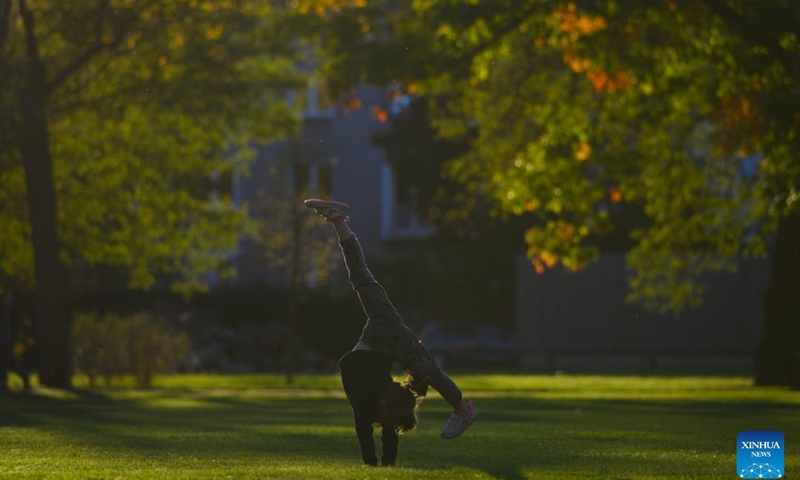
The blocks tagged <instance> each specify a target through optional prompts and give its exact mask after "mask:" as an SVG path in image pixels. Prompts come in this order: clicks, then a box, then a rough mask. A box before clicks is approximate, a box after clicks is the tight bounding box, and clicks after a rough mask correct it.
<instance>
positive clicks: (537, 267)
mask: <svg viewBox="0 0 800 480" xmlns="http://www.w3.org/2000/svg"><path fill="white" fill-rule="evenodd" d="M531 263H533V268H534V269H535V270H536V273H538V274H539V275H541V274H543V273H544V270H545V268H544V264H543V263H542V261H541V260H539V258H538V257H534V259H533V260H531Z"/></svg>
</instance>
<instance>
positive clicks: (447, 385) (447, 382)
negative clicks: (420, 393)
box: [430, 367, 464, 410]
mask: <svg viewBox="0 0 800 480" xmlns="http://www.w3.org/2000/svg"><path fill="white" fill-rule="evenodd" d="M430 382H431V387H433V388H434V389H435V390H436V391H437V392H439V395H441V396H442V398H444V399H445V400H446V401H447V403H449V404H450V405H452V406H453V408H454V409H456V410H463V408H464V400H463V395H462V393H461V389H460V388H458V385H456V382H454V381H453V379H452V378H450V376H449V375H447V374H446V373H445V372H444V370H442V369H441V368H438V367H437V369H436V371H435V372H434V373H433V374H432V375H431V377H430Z"/></svg>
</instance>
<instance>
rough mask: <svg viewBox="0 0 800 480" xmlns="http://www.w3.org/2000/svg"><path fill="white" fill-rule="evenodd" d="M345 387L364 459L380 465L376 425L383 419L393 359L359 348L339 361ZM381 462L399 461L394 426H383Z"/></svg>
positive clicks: (368, 462) (390, 381) (374, 464)
mask: <svg viewBox="0 0 800 480" xmlns="http://www.w3.org/2000/svg"><path fill="white" fill-rule="evenodd" d="M339 370H341V372H342V386H344V391H345V393H346V394H347V399H348V400H349V401H350V405H351V406H352V407H353V420H354V421H355V427H356V435H357V436H358V443H359V445H360V446H361V458H362V459H364V463H366V464H367V465H373V466H376V465H378V458H377V457H376V456H375V441H374V440H373V439H372V424H373V423H376V422H379V421H380V420H379V409H380V402H381V400H382V399H383V397H384V395H385V394H386V388H387V387H388V386H389V385H390V384H391V383H392V375H391V371H392V360H391V359H390V358H389V357H387V356H386V355H383V354H382V353H378V352H376V351H373V350H355V351H352V352H348V353H346V354H345V355H344V356H343V357H342V358H341V360H339ZM381 429H382V433H381V445H382V452H383V454H382V456H381V464H382V465H384V466H386V465H394V463H395V460H397V443H398V438H397V432H395V430H394V426H393V425H390V426H381Z"/></svg>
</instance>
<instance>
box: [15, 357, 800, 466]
mask: <svg viewBox="0 0 800 480" xmlns="http://www.w3.org/2000/svg"><path fill="white" fill-rule="evenodd" d="M454 378H455V379H456V380H457V381H458V382H459V383H460V385H461V386H462V387H463V389H464V390H465V392H467V395H468V397H470V398H474V399H475V400H476V403H477V406H478V408H479V410H480V418H479V419H478V421H477V422H476V423H475V424H474V425H473V427H472V428H471V429H470V430H469V431H468V432H467V433H466V434H465V435H464V436H462V437H460V438H458V439H455V440H451V441H444V440H441V439H440V438H439V432H440V430H441V427H442V426H443V425H444V423H445V421H446V419H447V417H448V414H449V408H448V407H447V405H446V404H445V402H444V401H443V400H442V399H441V398H440V397H439V396H438V395H437V394H436V393H435V392H432V393H431V394H430V395H429V398H428V399H426V400H425V401H424V402H423V404H422V416H421V421H420V425H419V428H418V429H417V430H416V431H414V432H412V433H410V434H407V435H404V436H403V437H401V440H400V451H399V458H398V463H397V467H396V468H391V469H386V468H377V469H376V468H370V467H364V466H362V465H361V460H360V457H359V453H358V443H357V441H356V438H355V434H354V432H353V430H352V417H351V412H350V409H349V405H348V403H347V400H346V399H345V397H344V395H343V394H342V392H341V385H340V383H339V378H338V376H336V375H334V374H329V375H300V376H297V377H296V379H295V382H294V384H293V385H292V386H291V387H286V386H285V382H284V379H283V378H282V377H281V376H280V375H174V376H173V375H169V376H162V377H158V378H157V379H156V382H155V388H151V389H147V390H137V389H133V388H129V387H127V386H126V385H125V384H124V383H120V384H117V385H115V386H113V387H112V388H99V389H86V388H81V387H82V386H83V385H84V382H83V381H82V379H78V380H77V381H76V384H77V385H78V388H77V389H76V390H75V391H73V392H63V391H53V390H47V389H34V390H33V392H32V393H29V394H22V393H13V394H11V395H7V396H0V478H13V479H42V478H44V479H50V478H64V479H173V478H174V479H193V480H194V479H226V480H227V479H267V478H274V479H317V478H331V479H338V478H343V479H379V478H390V479H408V478H416V479H455V478H471V479H472V478H474V479H490V478H503V479H543V480H547V479H613V480H627V479H631V480H632V479H689V478H692V479H730V478H735V477H736V472H735V470H736V436H737V435H738V433H739V432H741V431H743V430H780V431H781V432H783V433H784V436H785V441H786V446H785V457H786V471H787V472H788V474H787V477H786V478H795V475H796V473H794V472H800V392H792V391H789V390H787V389H784V388H753V387H752V386H751V381H750V379H748V378H746V377H723V376H715V377H666V376H657V377H641V376H578V375H558V376H546V375H501V374H459V373H458V372H456V374H455V375H454ZM376 443H378V444H379V443H380V442H379V441H377V439H376Z"/></svg>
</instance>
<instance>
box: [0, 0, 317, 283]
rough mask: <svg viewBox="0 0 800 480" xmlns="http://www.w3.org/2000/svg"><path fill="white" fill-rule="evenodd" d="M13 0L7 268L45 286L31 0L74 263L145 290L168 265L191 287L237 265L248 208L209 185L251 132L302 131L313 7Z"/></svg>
mask: <svg viewBox="0 0 800 480" xmlns="http://www.w3.org/2000/svg"><path fill="white" fill-rule="evenodd" d="M3 3H4V4H5V3H6V2H3ZM8 3H9V5H10V10H9V13H10V16H9V17H8V19H9V20H8V23H7V24H6V25H4V26H7V27H8V34H7V36H6V37H4V38H0V92H2V93H1V94H0V109H2V111H3V112H4V115H3V116H2V128H0V131H2V134H0V135H2V140H3V141H2V142H0V185H1V186H2V188H0V207H2V208H0V223H2V224H3V225H5V226H7V228H4V229H2V231H0V259H2V260H0V269H2V270H1V272H2V275H3V276H4V277H9V278H12V279H13V280H14V281H17V282H20V283H26V284H29V285H31V284H33V283H34V279H33V255H32V250H31V245H30V235H31V233H30V225H29V223H28V218H27V217H28V213H27V205H26V204H27V199H26V186H25V182H24V178H25V177H24V174H23V171H22V164H21V160H20V155H19V151H18V144H19V140H20V135H22V133H21V130H20V128H21V127H20V124H19V115H18V113H19V110H18V108H19V96H20V92H22V91H23V90H24V89H25V88H28V87H29V85H28V83H29V82H30V78H29V76H28V73H27V70H26V68H27V65H28V62H29V58H28V53H27V50H26V45H27V43H26V37H25V31H24V29H23V23H22V21H21V11H20V8H19V5H22V4H23V3H27V4H30V5H29V7H30V10H31V13H32V15H33V18H34V20H35V22H36V29H35V31H33V32H32V33H33V35H34V37H35V40H36V41H37V43H38V46H39V53H40V56H41V59H42V62H43V64H44V66H45V70H46V72H45V75H46V80H47V82H48V88H47V95H48V98H47V103H48V106H49V109H48V127H49V130H50V138H49V142H50V150H51V152H52V154H53V158H54V170H55V174H54V176H55V187H56V192H57V197H58V208H59V211H58V220H59V223H58V225H59V230H58V235H59V240H60V242H61V244H62V246H63V252H62V257H63V259H64V260H65V261H66V262H67V264H68V265H69V266H70V267H71V268H72V270H73V271H77V270H78V269H81V271H83V272H85V271H86V270H87V269H88V270H90V271H91V269H93V268H96V267H99V266H106V267H107V266H111V267H115V268H120V269H122V270H123V271H125V272H126V273H127V275H128V284H129V286H130V287H133V288H148V287H150V286H152V285H153V283H154V281H155V278H156V276H158V275H165V274H167V275H170V277H171V278H172V279H173V282H172V283H173V286H174V287H175V288H176V289H179V290H181V291H184V292H186V293H189V292H192V291H197V290H202V289H204V288H205V286H204V281H203V274H205V273H207V272H209V271H212V270H217V271H221V272H222V273H223V275H224V274H231V273H233V272H232V271H230V268H229V266H228V265H227V258H226V252H231V251H234V250H235V248H236V242H237V234H239V233H241V232H242V230H243V228H244V224H245V221H246V218H247V215H246V212H245V211H244V209H243V208H240V207H234V206H233V205H232V203H231V198H230V195H229V194H228V193H226V190H227V189H222V192H221V196H217V197H216V198H212V197H211V192H210V186H211V185H210V183H211V182H210V178H211V177H212V176H213V175H223V176H225V175H229V174H230V172H232V171H233V170H234V169H236V168H238V169H242V170H245V169H246V164H247V163H248V162H249V161H250V160H251V159H252V157H253V151H252V149H251V148H250V147H251V145H252V143H253V142H266V141H268V140H271V139H274V138H281V137H286V136H288V135H289V134H290V133H291V132H293V131H294V130H295V129H296V127H297V124H298V122H297V116H296V114H295V112H294V111H293V110H292V109H291V108H290V107H289V106H288V105H287V104H286V102H285V93H286V91H288V90H289V89H293V88H297V87H298V86H299V85H302V84H303V83H304V80H303V76H302V75H301V74H300V73H299V71H298V65H299V63H300V61H301V60H302V55H301V44H302V41H301V40H302V39H301V38H299V37H298V32H301V31H302V28H301V27H302V22H301V21H300V19H301V18H302V15H301V14H300V13H298V12H297V11H295V10H292V9H284V8H280V7H277V6H276V7H275V8H273V7H271V6H270V5H269V4H264V3H263V2H258V1H244V2H238V1H237V2H232V1H223V2H211V1H205V0H198V1H195V0H191V1H190V0H181V1H177V2H151V1H149V0H111V1H99V2H61V1H46V2H36V3H35V4H34V3H31V2H8ZM0 23H3V22H0ZM0 30H2V28H0ZM6 112H8V114H6ZM47 140H48V139H43V141H47Z"/></svg>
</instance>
